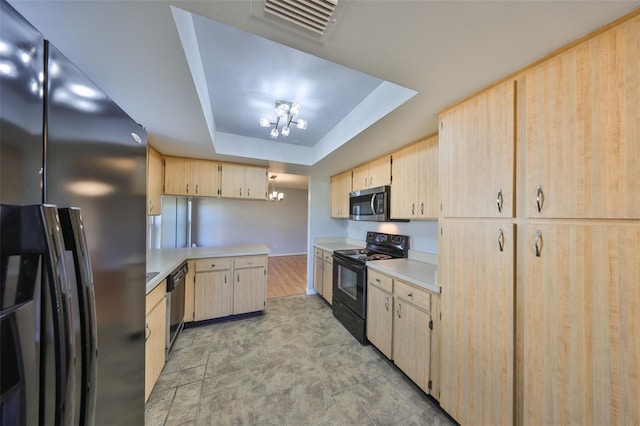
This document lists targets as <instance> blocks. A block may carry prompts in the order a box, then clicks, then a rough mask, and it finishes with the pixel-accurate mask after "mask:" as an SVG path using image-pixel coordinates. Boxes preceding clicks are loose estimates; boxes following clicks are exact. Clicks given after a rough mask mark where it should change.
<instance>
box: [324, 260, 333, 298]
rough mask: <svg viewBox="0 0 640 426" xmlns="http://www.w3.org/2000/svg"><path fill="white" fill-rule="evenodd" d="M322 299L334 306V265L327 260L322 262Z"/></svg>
mask: <svg viewBox="0 0 640 426" xmlns="http://www.w3.org/2000/svg"><path fill="white" fill-rule="evenodd" d="M325 253H326V252H325ZM322 297H324V300H326V301H327V302H329V304H330V305H333V263H332V262H328V261H327V260H324V261H323V262H322Z"/></svg>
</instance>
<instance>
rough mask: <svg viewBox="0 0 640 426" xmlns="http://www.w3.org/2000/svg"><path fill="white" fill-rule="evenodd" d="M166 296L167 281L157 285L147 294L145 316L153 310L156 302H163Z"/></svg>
mask: <svg viewBox="0 0 640 426" xmlns="http://www.w3.org/2000/svg"><path fill="white" fill-rule="evenodd" d="M166 294H167V280H162V282H161V283H160V284H158V286H157V287H156V288H154V289H153V290H151V293H149V294H147V298H146V303H145V304H146V309H145V315H149V312H151V310H152V309H153V308H155V306H156V305H157V304H158V302H160V301H161V300H163V298H164V296H165V295H166Z"/></svg>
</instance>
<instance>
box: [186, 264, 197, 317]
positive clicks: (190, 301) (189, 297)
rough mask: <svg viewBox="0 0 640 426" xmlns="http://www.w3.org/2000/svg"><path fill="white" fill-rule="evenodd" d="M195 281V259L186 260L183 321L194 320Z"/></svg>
mask: <svg viewBox="0 0 640 426" xmlns="http://www.w3.org/2000/svg"><path fill="white" fill-rule="evenodd" d="M195 282H196V261H195V260H187V277H186V278H185V283H184V322H185V323H187V322H192V321H194V320H195V310H194V309H195V307H194V304H195V291H196V290H195Z"/></svg>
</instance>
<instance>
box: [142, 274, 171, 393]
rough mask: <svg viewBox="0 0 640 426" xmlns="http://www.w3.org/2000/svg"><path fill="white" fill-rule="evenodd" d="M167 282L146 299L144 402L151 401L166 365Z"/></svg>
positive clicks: (161, 284) (163, 282) (162, 283)
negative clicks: (152, 393)
mask: <svg viewBox="0 0 640 426" xmlns="http://www.w3.org/2000/svg"><path fill="white" fill-rule="evenodd" d="M166 288H167V282H166V280H165V281H162V282H161V283H160V284H159V285H158V286H157V287H156V288H155V289H154V290H153V291H151V293H149V294H148V295H147V297H146V309H145V311H146V325H145V345H144V346H145V347H144V349H145V351H144V358H145V363H144V365H145V372H144V400H145V401H146V400H148V399H149V395H151V391H152V390H153V386H154V385H155V384H156V381H157V380H158V377H160V373H162V369H163V368H164V363H165V346H166V345H165V343H166V330H167V325H166V324H167V323H166V320H167V293H166Z"/></svg>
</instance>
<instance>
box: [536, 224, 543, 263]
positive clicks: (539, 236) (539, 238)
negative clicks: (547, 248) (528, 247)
mask: <svg viewBox="0 0 640 426" xmlns="http://www.w3.org/2000/svg"><path fill="white" fill-rule="evenodd" d="M535 247H536V257H540V252H541V250H542V231H541V230H539V229H538V230H537V231H536V244H535Z"/></svg>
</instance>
